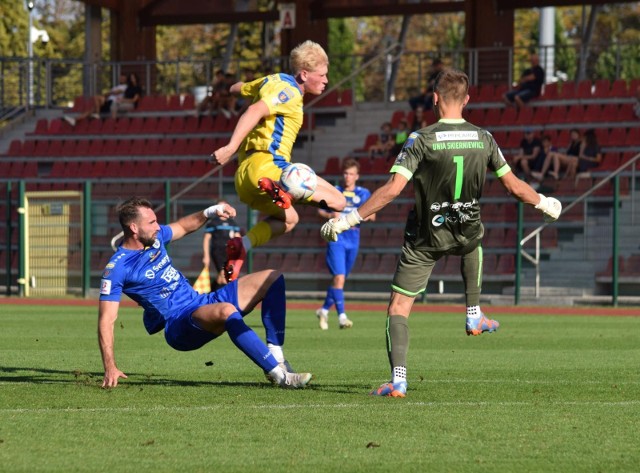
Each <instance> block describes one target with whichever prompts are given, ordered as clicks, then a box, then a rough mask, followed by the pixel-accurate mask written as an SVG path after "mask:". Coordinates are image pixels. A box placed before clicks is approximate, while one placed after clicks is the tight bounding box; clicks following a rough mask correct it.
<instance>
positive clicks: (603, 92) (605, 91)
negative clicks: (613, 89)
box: [592, 79, 611, 99]
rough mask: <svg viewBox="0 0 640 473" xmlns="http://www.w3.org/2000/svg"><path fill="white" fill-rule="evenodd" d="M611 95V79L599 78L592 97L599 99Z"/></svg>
mask: <svg viewBox="0 0 640 473" xmlns="http://www.w3.org/2000/svg"><path fill="white" fill-rule="evenodd" d="M610 95H611V93H610V84H609V79H597V80H596V81H595V83H594V88H593V94H592V97H594V98H598V99H606V98H609V97H610Z"/></svg>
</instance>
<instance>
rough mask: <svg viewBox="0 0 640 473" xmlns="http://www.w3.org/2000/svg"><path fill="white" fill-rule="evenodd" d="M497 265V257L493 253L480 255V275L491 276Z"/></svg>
mask: <svg viewBox="0 0 640 473" xmlns="http://www.w3.org/2000/svg"><path fill="white" fill-rule="evenodd" d="M497 265H498V255H496V254H495V253H483V254H482V273H483V274H492V273H494V272H495V270H496V266H497Z"/></svg>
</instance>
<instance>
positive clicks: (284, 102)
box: [238, 74, 303, 167]
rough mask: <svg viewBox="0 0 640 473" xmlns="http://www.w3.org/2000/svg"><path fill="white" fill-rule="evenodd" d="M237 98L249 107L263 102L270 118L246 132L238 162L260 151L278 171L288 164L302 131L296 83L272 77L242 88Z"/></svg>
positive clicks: (300, 103)
mask: <svg viewBox="0 0 640 473" xmlns="http://www.w3.org/2000/svg"><path fill="white" fill-rule="evenodd" d="M240 94H241V95H242V96H244V97H248V98H251V99H252V103H255V102H257V101H258V100H263V101H264V102H265V103H266V104H267V107H269V112H270V115H269V116H268V117H265V118H264V119H263V120H261V121H260V123H258V125H257V126H256V127H255V128H254V129H253V130H251V132H249V134H248V135H247V137H246V138H245V140H244V142H243V143H242V146H241V147H240V151H239V157H238V160H239V162H242V161H244V160H245V159H246V157H247V156H248V155H249V154H251V153H254V152H257V151H261V152H265V153H269V154H271V155H272V156H273V159H274V163H275V164H276V165H277V166H278V167H284V166H286V163H288V162H290V161H291V150H292V148H293V143H294V142H295V141H296V137H297V136H298V132H299V131H300V128H301V127H302V119H303V112H302V106H303V102H302V92H300V89H299V88H298V85H297V84H296V80H295V78H294V77H293V76H291V75H289V74H272V75H269V76H266V77H262V78H260V79H256V80H254V81H251V82H247V83H245V84H243V85H242V88H241V89H240Z"/></svg>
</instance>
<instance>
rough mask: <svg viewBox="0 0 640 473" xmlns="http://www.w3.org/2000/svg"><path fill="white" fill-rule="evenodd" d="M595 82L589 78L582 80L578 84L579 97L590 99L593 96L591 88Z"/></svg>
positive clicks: (577, 94) (577, 95)
mask: <svg viewBox="0 0 640 473" xmlns="http://www.w3.org/2000/svg"><path fill="white" fill-rule="evenodd" d="M592 86H593V84H591V81H590V80H589V79H585V80H582V81H580V82H579V83H578V85H577V86H576V96H575V98H577V99H590V98H591V88H592Z"/></svg>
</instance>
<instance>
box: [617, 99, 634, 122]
mask: <svg viewBox="0 0 640 473" xmlns="http://www.w3.org/2000/svg"><path fill="white" fill-rule="evenodd" d="M618 120H620V121H624V122H637V121H638V117H636V114H635V113H634V112H633V104H632V103H623V104H620V106H619V107H618Z"/></svg>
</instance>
